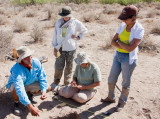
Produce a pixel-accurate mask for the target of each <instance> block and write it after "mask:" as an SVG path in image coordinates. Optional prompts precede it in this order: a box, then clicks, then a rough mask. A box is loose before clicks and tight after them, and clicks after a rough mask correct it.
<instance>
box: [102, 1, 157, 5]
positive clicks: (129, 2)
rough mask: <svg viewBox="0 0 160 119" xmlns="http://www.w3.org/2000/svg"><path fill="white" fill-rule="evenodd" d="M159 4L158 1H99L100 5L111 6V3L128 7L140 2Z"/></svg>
mask: <svg viewBox="0 0 160 119" xmlns="http://www.w3.org/2000/svg"><path fill="white" fill-rule="evenodd" d="M156 1H157V2H159V0H99V2H100V3H102V4H113V3H118V4H121V5H128V4H135V3H140V2H148V3H150V2H156Z"/></svg>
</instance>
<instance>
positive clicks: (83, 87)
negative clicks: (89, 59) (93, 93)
mask: <svg viewBox="0 0 160 119" xmlns="http://www.w3.org/2000/svg"><path fill="white" fill-rule="evenodd" d="M77 88H78V89H80V90H84V89H85V86H82V85H78V86H77Z"/></svg>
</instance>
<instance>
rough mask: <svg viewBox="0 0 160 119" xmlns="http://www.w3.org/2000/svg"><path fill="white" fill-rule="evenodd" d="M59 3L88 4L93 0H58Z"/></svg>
mask: <svg viewBox="0 0 160 119" xmlns="http://www.w3.org/2000/svg"><path fill="white" fill-rule="evenodd" d="M57 1H58V2H59V3H65V4H68V3H75V4H81V3H86V4H88V3H89V2H91V0H57Z"/></svg>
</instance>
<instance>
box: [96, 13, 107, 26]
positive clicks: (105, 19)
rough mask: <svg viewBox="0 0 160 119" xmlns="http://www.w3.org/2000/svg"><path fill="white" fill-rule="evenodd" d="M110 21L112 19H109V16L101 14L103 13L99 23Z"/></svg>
mask: <svg viewBox="0 0 160 119" xmlns="http://www.w3.org/2000/svg"><path fill="white" fill-rule="evenodd" d="M109 21H110V20H109V18H108V17H107V16H106V15H104V14H101V15H100V16H99V19H98V23H101V24H108V23H109Z"/></svg>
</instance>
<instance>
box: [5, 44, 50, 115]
mask: <svg viewBox="0 0 160 119" xmlns="http://www.w3.org/2000/svg"><path fill="white" fill-rule="evenodd" d="M33 52H34V51H32V50H30V49H28V48H27V47H25V46H21V47H20V48H18V49H17V55H18V59H17V63H16V64H14V66H13V67H12V68H11V71H10V72H11V75H10V77H9V80H8V84H7V85H6V87H7V88H9V89H10V90H11V91H12V96H13V99H14V102H15V103H14V114H15V115H22V110H21V109H20V108H19V102H21V103H22V104H24V105H25V106H27V107H28V109H29V111H30V112H31V114H32V115H33V116H39V110H38V109H37V108H36V107H34V106H33V105H32V104H33V103H34V104H35V103H36V102H35V101H34V100H33V94H38V93H41V99H42V100H44V99H45V98H47V96H46V92H47V91H50V90H51V88H50V86H48V84H47V80H46V74H45V72H44V69H43V67H42V65H41V63H40V61H39V60H38V59H35V58H32V54H33Z"/></svg>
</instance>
